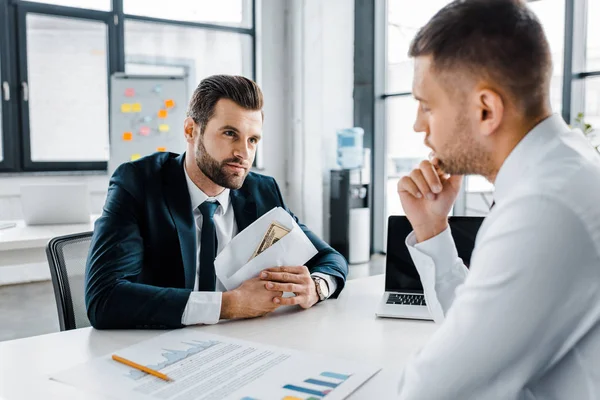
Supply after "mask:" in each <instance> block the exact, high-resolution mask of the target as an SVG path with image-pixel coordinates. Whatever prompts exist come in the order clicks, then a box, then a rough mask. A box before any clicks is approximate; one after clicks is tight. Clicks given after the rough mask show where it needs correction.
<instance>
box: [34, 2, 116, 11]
mask: <svg viewBox="0 0 600 400" xmlns="http://www.w3.org/2000/svg"><path fill="white" fill-rule="evenodd" d="M34 1H36V2H39V3H46V4H52V5H55V6H68V7H78V8H85V9H89V10H100V11H110V9H111V0H34Z"/></svg>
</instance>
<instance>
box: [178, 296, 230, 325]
mask: <svg viewBox="0 0 600 400" xmlns="http://www.w3.org/2000/svg"><path fill="white" fill-rule="evenodd" d="M222 298H223V293H221V292H192V293H190V298H189V299H188V302H187V304H186V305H185V309H184V310H183V315H182V316H181V323H182V324H183V325H196V324H207V325H210V324H216V323H217V322H219V319H220V318H221V300H222Z"/></svg>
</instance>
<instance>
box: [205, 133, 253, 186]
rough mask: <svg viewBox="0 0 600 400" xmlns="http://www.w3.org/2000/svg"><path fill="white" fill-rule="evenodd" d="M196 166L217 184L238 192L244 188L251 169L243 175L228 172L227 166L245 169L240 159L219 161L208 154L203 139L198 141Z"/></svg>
mask: <svg viewBox="0 0 600 400" xmlns="http://www.w3.org/2000/svg"><path fill="white" fill-rule="evenodd" d="M195 158H196V165H198V168H199V169H200V171H202V173H203V174H204V175H206V176H207V177H208V178H209V179H210V180H211V181H213V182H214V183H215V184H217V185H219V186H221V187H224V188H227V189H232V190H237V189H239V188H241V187H242V185H243V184H244V180H245V179H246V176H248V173H249V172H250V170H249V168H247V169H246V171H245V172H244V173H243V174H239V175H238V174H235V173H231V172H228V171H227V170H226V167H227V164H235V165H239V166H240V167H245V166H244V165H243V164H242V163H241V162H240V160H239V159H237V158H228V159H226V160H223V161H220V162H219V161H217V160H216V159H214V158H213V157H211V156H210V154H208V152H207V151H206V147H205V146H204V141H203V138H202V137H200V140H199V141H198V147H196V154H195Z"/></svg>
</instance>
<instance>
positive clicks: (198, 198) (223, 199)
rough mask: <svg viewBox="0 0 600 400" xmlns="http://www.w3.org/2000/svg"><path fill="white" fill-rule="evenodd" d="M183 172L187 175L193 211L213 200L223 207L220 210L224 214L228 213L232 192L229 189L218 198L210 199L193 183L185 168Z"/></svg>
mask: <svg viewBox="0 0 600 400" xmlns="http://www.w3.org/2000/svg"><path fill="white" fill-rule="evenodd" d="M183 171H184V173H185V180H186V182H187V187H188V191H189V192H190V200H191V201H192V211H193V210H196V209H197V208H198V206H199V205H200V204H202V203H204V202H205V201H206V200H211V201H214V200H216V201H218V202H219V204H220V205H221V206H220V207H219V208H220V209H221V210H222V214H225V213H226V212H227V209H228V208H229V203H230V201H229V192H230V190H229V189H225V190H223V191H222V192H221V193H220V194H219V195H218V196H215V197H208V196H207V195H206V193H204V192H203V191H202V190H201V189H200V188H199V187H198V186H196V184H195V183H194V182H193V181H192V179H191V178H190V176H189V175H188V173H187V170H186V169H185V166H184V167H183ZM217 212H218V211H217Z"/></svg>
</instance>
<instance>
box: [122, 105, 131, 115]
mask: <svg viewBox="0 0 600 400" xmlns="http://www.w3.org/2000/svg"><path fill="white" fill-rule="evenodd" d="M121 112H122V113H130V112H131V104H129V103H123V104H121Z"/></svg>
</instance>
